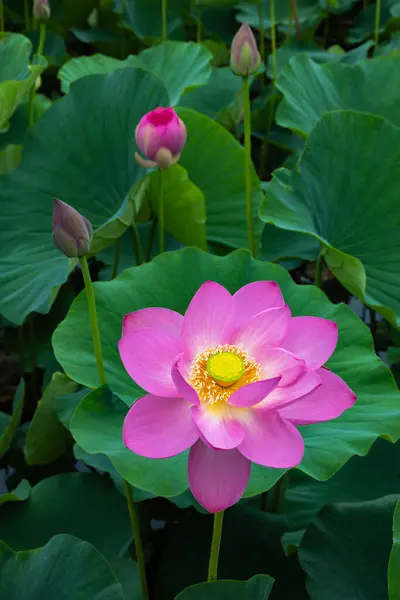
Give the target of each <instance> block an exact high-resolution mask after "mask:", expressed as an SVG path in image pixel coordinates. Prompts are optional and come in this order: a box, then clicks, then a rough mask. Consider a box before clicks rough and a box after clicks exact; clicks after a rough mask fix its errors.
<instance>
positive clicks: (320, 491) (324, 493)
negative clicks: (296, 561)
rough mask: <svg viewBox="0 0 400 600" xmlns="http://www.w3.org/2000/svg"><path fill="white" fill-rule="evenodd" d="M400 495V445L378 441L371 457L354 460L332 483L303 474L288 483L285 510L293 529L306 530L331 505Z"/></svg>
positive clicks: (371, 452) (290, 479) (345, 466)
mask: <svg viewBox="0 0 400 600" xmlns="http://www.w3.org/2000/svg"><path fill="white" fill-rule="evenodd" d="M394 493H396V494H397V493H400V443H399V442H398V443H397V444H391V443H390V442H388V441H386V440H383V439H378V440H376V442H375V443H374V445H373V446H372V448H371V450H370V451H369V452H368V454H367V456H363V457H360V456H353V457H352V458H351V459H350V460H349V461H348V462H347V463H346V464H345V465H344V467H343V468H342V469H340V471H339V472H338V473H336V474H335V475H334V476H333V477H331V478H330V479H329V480H328V481H322V482H320V481H315V480H314V479H311V478H310V477H307V476H306V475H304V474H303V473H301V472H299V471H294V472H292V473H290V475H288V477H287V480H286V481H285V494H284V502H283V509H282V512H284V514H285V516H286V518H287V520H288V522H289V524H290V527H291V528H292V529H301V528H303V527H306V526H307V525H308V524H309V523H310V521H311V520H312V519H313V518H314V517H315V516H316V515H317V513H318V512H319V511H320V510H321V508H323V507H324V506H325V505H327V504H332V503H337V502H363V501H365V500H374V499H376V498H380V497H382V496H387V495H389V494H394Z"/></svg>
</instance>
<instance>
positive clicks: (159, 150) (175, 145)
mask: <svg viewBox="0 0 400 600" xmlns="http://www.w3.org/2000/svg"><path fill="white" fill-rule="evenodd" d="M135 139H136V144H137V145H138V148H139V150H140V151H141V152H142V154H143V155H144V156H145V157H146V159H147V160H145V159H143V158H142V157H141V156H140V155H139V154H138V153H137V152H136V153H135V158H136V160H137V162H138V163H139V164H140V165H142V167H146V168H150V167H155V166H156V165H157V166H158V167H160V169H168V167H170V166H171V165H173V164H175V163H176V162H178V160H179V158H180V156H181V152H182V150H183V147H184V145H185V142H186V127H185V124H184V123H183V121H181V119H180V118H179V117H178V115H177V114H176V112H175V111H174V109H173V108H162V107H159V108H156V109H155V110H152V111H150V112H149V113H147V115H144V117H142V118H141V119H140V121H139V125H138V126H137V127H136V131H135Z"/></svg>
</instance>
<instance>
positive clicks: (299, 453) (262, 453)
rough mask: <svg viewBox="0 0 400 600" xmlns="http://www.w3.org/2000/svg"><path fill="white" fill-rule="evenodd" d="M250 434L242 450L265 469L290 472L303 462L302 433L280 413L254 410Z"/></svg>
mask: <svg viewBox="0 0 400 600" xmlns="http://www.w3.org/2000/svg"><path fill="white" fill-rule="evenodd" d="M251 416H252V418H251V419H249V420H248V422H246V435H245V437H244V440H243V442H242V443H241V444H240V446H239V447H238V450H239V452H241V453H242V454H243V456H245V457H246V458H248V459H249V460H251V461H252V462H255V463H257V464H259V465H263V466H264V467H274V468H276V469H288V468H290V467H295V466H296V465H298V464H299V463H300V462H301V459H302V458H303V454H304V442H303V438H302V437H301V435H300V432H299V431H298V430H297V429H296V427H294V425H292V424H291V423H289V421H286V420H285V419H283V418H282V417H281V416H280V415H279V413H278V412H277V411H272V410H271V411H262V410H257V409H254V410H253V411H252V415H251Z"/></svg>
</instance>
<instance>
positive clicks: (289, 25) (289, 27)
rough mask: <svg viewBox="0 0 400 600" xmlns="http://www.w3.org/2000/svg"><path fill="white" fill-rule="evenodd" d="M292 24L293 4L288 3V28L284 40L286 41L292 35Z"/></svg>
mask: <svg viewBox="0 0 400 600" xmlns="http://www.w3.org/2000/svg"><path fill="white" fill-rule="evenodd" d="M292 24H293V5H292V3H290V4H289V16H288V28H287V33H286V42H288V41H289V40H290V38H291V35H292Z"/></svg>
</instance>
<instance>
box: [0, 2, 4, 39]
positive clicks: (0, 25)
mask: <svg viewBox="0 0 400 600" xmlns="http://www.w3.org/2000/svg"><path fill="white" fill-rule="evenodd" d="M0 30H1V33H3V32H4V4H3V0H0Z"/></svg>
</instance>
